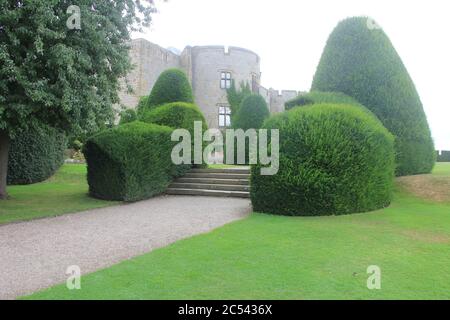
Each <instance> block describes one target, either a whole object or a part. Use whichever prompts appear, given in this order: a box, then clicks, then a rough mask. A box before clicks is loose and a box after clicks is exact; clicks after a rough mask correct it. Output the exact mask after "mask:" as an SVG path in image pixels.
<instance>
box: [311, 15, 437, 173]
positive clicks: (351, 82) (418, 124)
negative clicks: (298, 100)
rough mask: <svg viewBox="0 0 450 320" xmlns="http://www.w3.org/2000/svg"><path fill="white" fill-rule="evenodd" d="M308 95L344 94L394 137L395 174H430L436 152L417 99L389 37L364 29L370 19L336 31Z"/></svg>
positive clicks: (346, 22) (346, 23)
mask: <svg viewBox="0 0 450 320" xmlns="http://www.w3.org/2000/svg"><path fill="white" fill-rule="evenodd" d="M311 90H312V91H316V90H317V91H337V92H343V93H345V94H347V95H349V96H351V97H353V98H355V99H356V100H358V101H359V102H360V103H362V104H363V105H365V106H366V107H367V108H368V109H369V110H371V111H372V112H373V113H374V114H375V115H377V116H378V118H379V119H380V120H381V121H382V123H383V124H384V125H385V127H386V128H387V129H388V130H389V131H390V132H391V133H392V134H393V135H394V136H395V137H396V142H395V143H396V153H397V159H396V162H397V174H398V175H410V174H419V173H429V172H431V170H432V168H433V165H434V161H435V152H434V146H433V141H432V138H431V133H430V129H429V126H428V122H427V119H426V116H425V113H424V110H423V107H422V103H421V101H420V98H419V95H418V93H417V91H416V88H415V86H414V83H413V81H412V79H411V78H410V76H409V74H408V71H407V70H406V68H405V66H404V65H403V63H402V61H401V59H400V57H399V55H398V54H397V52H396V51H395V49H394V47H393V45H392V43H391V42H390V40H389V38H388V37H387V36H386V34H385V33H384V32H383V31H382V30H381V29H379V28H368V18H365V17H354V18H349V19H346V20H344V21H342V22H340V23H339V25H338V26H337V27H336V28H335V30H334V31H333V32H332V34H331V35H330V37H329V39H328V42H327V44H326V47H325V50H324V52H323V54H322V58H321V60H320V63H319V66H318V68H317V72H316V74H315V76H314V80H313V84H312V88H311Z"/></svg>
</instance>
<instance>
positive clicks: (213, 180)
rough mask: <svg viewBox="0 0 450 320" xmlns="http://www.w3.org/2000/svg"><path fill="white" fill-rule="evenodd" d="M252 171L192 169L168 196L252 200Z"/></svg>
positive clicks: (171, 189) (243, 168) (247, 169)
mask: <svg viewBox="0 0 450 320" xmlns="http://www.w3.org/2000/svg"><path fill="white" fill-rule="evenodd" d="M249 177H250V169H249V168H248V167H242V168H226V169H192V170H191V171H189V172H188V173H187V174H186V175H185V176H183V177H181V178H178V179H177V180H175V181H174V182H173V183H172V184H171V185H170V186H169V188H168V189H167V191H166V193H167V194H177V195H180V194H181V195H191V196H213V197H235V198H250V193H249V190H250V187H249Z"/></svg>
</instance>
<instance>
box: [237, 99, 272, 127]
mask: <svg viewBox="0 0 450 320" xmlns="http://www.w3.org/2000/svg"><path fill="white" fill-rule="evenodd" d="M269 116H270V112H269V108H268V107H267V103H266V101H265V100H264V98H263V97H262V96H260V95H259V94H251V95H249V96H247V97H246V98H244V100H242V102H241V105H240V106H239V109H238V110H237V113H236V115H235V116H234V117H233V128H235V129H243V130H244V131H245V130H247V129H259V128H261V127H262V125H263V123H264V120H266V119H267V118H268V117H269Z"/></svg>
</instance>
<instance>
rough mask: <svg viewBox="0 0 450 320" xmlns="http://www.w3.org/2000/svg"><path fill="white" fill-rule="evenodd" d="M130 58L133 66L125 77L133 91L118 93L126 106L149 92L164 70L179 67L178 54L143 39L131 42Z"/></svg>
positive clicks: (133, 105)
mask: <svg viewBox="0 0 450 320" xmlns="http://www.w3.org/2000/svg"><path fill="white" fill-rule="evenodd" d="M130 58H131V61H132V63H133V64H134V65H135V67H134V69H133V70H132V71H131V72H130V73H129V74H128V76H127V77H126V78H127V82H128V84H129V85H130V86H131V87H132V88H133V91H134V92H133V93H127V92H126V91H125V90H122V92H120V94H119V98H120V101H121V103H122V104H124V105H125V106H127V107H128V108H135V107H136V106H137V104H138V102H139V98H140V97H142V96H145V95H148V94H150V91H151V89H152V88H153V85H154V84H155V82H156V80H157V79H158V77H159V75H160V74H161V73H162V72H163V71H164V70H167V69H170V68H180V67H181V61H180V56H178V55H176V54H174V53H173V52H171V51H169V50H166V49H164V48H162V47H160V46H158V45H156V44H154V43H151V42H149V41H147V40H144V39H136V40H133V41H132V42H131V49H130Z"/></svg>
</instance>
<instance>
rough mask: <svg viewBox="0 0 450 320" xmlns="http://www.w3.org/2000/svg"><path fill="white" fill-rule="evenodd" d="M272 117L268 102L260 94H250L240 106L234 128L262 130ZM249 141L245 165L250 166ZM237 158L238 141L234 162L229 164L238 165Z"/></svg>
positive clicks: (235, 144)
mask: <svg viewBox="0 0 450 320" xmlns="http://www.w3.org/2000/svg"><path fill="white" fill-rule="evenodd" d="M269 116H270V112H269V108H268V106H267V103H266V101H265V100H264V98H263V97H262V96H260V95H259V94H249V95H248V96H246V97H245V98H244V99H243V100H242V102H241V105H240V106H239V108H238V110H237V112H236V115H234V117H233V122H232V126H233V128H234V129H242V130H244V131H247V130H248V129H256V130H258V129H260V128H261V127H262V125H263V123H264V120H266V119H267V118H268V117H269ZM224 140H225V141H224V143H225V145H224V161H225V162H226V158H227V149H226V136H225V139H224ZM249 143H250V142H249V139H246V141H245V164H249V162H250V160H249ZM237 160H238V158H237V139H234V161H233V163H228V164H238V161H237Z"/></svg>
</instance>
